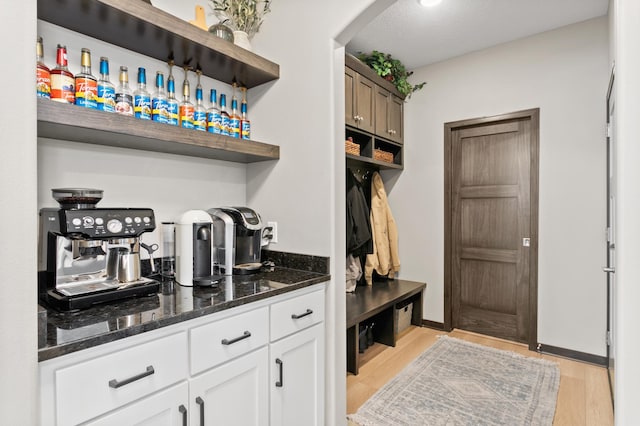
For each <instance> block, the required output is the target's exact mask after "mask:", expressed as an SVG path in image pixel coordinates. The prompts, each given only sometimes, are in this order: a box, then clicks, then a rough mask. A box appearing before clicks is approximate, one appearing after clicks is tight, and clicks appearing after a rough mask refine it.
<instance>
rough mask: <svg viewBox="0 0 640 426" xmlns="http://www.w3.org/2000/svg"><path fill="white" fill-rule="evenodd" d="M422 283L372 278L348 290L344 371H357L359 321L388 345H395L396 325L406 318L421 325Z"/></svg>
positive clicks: (397, 330) (380, 341) (377, 338)
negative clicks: (350, 290)
mask: <svg viewBox="0 0 640 426" xmlns="http://www.w3.org/2000/svg"><path fill="white" fill-rule="evenodd" d="M425 287H426V284H425V283H420V282H415V281H407V280H398V279H396V280H388V281H381V282H374V283H373V285H370V286H358V287H356V291H355V292H353V293H347V295H346V297H347V371H348V372H351V373H353V374H358V367H359V358H360V352H359V350H358V340H359V339H358V335H359V333H360V325H361V324H374V326H373V327H371V330H372V335H373V340H374V341H375V342H378V343H382V344H384V345H387V346H395V345H396V337H397V335H398V332H399V331H402V329H400V330H399V329H398V328H399V325H400V326H402V323H405V322H406V321H407V320H408V317H406V316H407V315H408V313H409V312H410V322H411V324H413V325H418V326H420V325H422V298H423V294H424V289H425Z"/></svg>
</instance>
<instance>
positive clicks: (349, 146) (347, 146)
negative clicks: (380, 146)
mask: <svg viewBox="0 0 640 426" xmlns="http://www.w3.org/2000/svg"><path fill="white" fill-rule="evenodd" d="M344 151H345V152H346V153H347V154H351V155H360V145H358V144H357V143H354V142H353V140H351V138H349V139H347V140H346V141H344Z"/></svg>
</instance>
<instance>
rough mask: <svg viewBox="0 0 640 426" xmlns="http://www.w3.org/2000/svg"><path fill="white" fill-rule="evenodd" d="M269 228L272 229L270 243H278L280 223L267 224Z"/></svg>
mask: <svg viewBox="0 0 640 426" xmlns="http://www.w3.org/2000/svg"><path fill="white" fill-rule="evenodd" d="M267 226H270V227H271V235H272V237H271V240H270V241H269V242H270V243H277V242H278V222H267Z"/></svg>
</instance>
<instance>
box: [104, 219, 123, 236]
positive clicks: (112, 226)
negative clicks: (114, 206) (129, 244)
mask: <svg viewBox="0 0 640 426" xmlns="http://www.w3.org/2000/svg"><path fill="white" fill-rule="evenodd" d="M107 230H108V231H109V232H111V233H113V234H119V233H120V232H122V222H120V221H119V220H118V219H111V220H110V221H109V222H107Z"/></svg>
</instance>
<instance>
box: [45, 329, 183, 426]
mask: <svg viewBox="0 0 640 426" xmlns="http://www.w3.org/2000/svg"><path fill="white" fill-rule="evenodd" d="M187 361H188V359H187V335H186V333H178V334H174V335H171V336H167V337H164V338H161V339H158V340H154V341H151V342H148V343H144V344H141V345H138V346H133V347H131V348H127V349H124V350H122V351H119V352H114V353H111V354H108V355H104V356H101V357H98V358H94V359H92V360H89V361H86V362H83V363H80V364H76V365H73V366H70V367H66V368H61V369H59V370H57V371H56V372H55V388H56V395H57V402H56V408H57V410H56V411H57V416H56V417H57V419H58V424H59V425H71V424H78V423H80V422H84V421H86V420H89V419H91V418H93V417H96V416H98V415H101V414H104V413H106V412H108V411H110V410H113V409H114V408H118V407H120V406H122V405H124V404H127V403H129V402H131V401H134V400H136V399H139V398H142V397H144V396H147V395H149V394H151V393H153V392H155V391H157V390H159V389H162V388H165V387H167V386H170V385H172V384H174V383H177V382H179V381H181V380H185V379H186V378H187Z"/></svg>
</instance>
